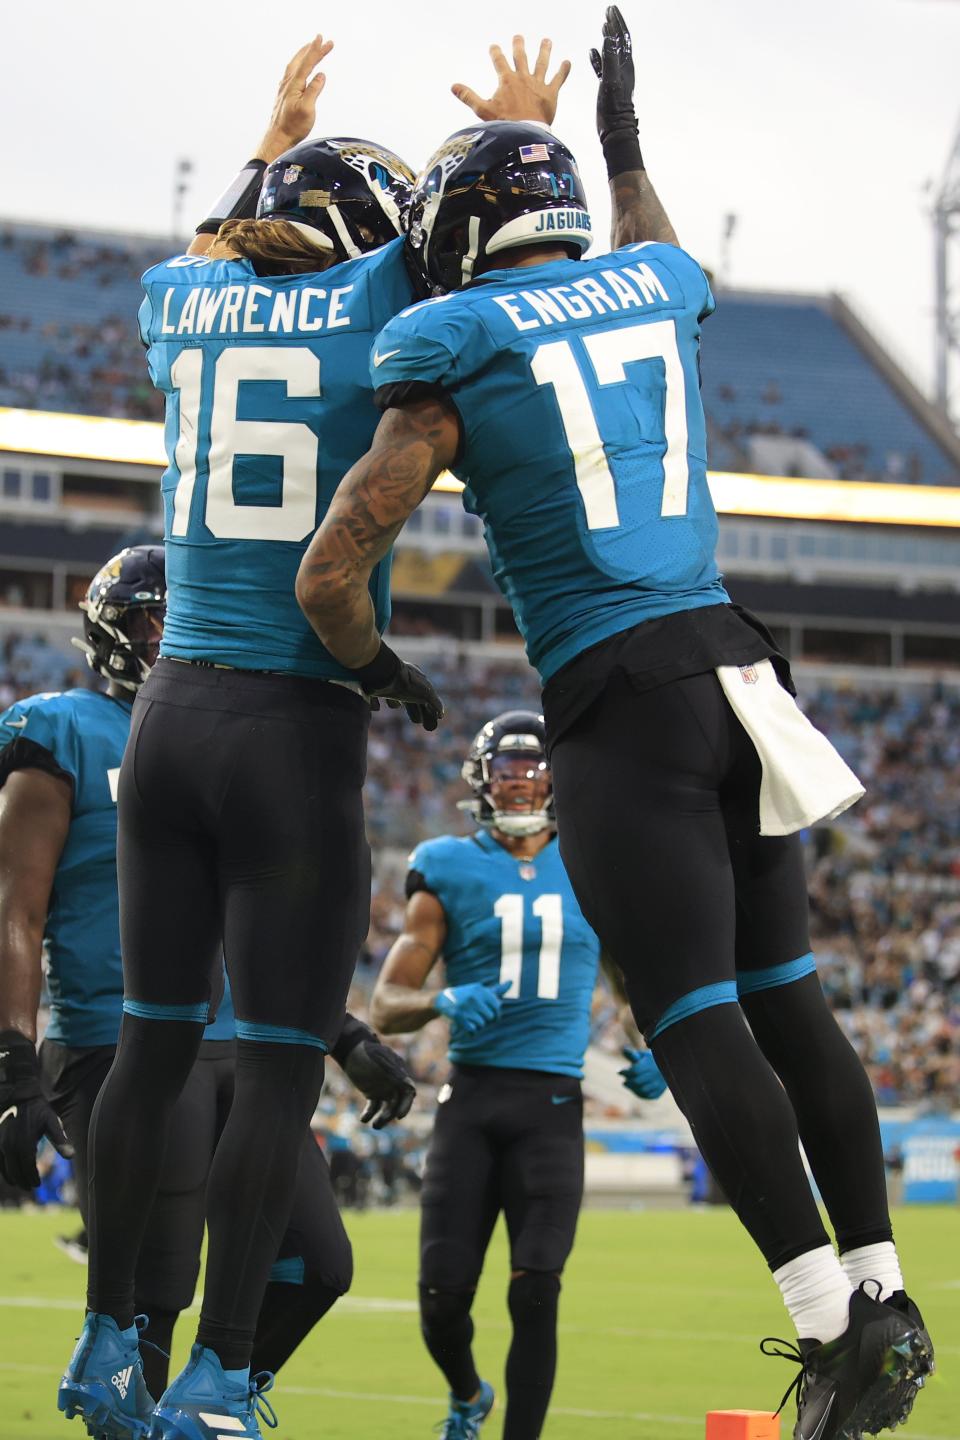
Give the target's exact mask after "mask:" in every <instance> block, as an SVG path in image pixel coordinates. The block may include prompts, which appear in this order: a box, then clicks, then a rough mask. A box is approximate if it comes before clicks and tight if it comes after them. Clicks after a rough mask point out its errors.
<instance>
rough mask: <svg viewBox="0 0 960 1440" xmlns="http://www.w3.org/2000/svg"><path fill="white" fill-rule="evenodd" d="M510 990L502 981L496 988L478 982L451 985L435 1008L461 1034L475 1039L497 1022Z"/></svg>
mask: <svg viewBox="0 0 960 1440" xmlns="http://www.w3.org/2000/svg"><path fill="white" fill-rule="evenodd" d="M509 989H510V981H509V980H501V981H500V982H499V984H497V985H481V984H480V983H479V982H478V981H473V982H472V983H471V984H469V985H451V986H449V987H448V988H447V989H446V990H441V991H440V994H439V995H438V996H437V998H436V999H435V1000H434V1002H433V1007H434V1009H435V1010H436V1012H437V1014H438V1015H446V1017H447V1019H448V1020H452V1021H453V1023H454V1025H455V1026H456V1027H458V1028H459V1029H460V1030H463V1031H465V1032H466V1034H468V1035H473V1034H475V1033H476V1031H477V1030H482V1029H483V1027H484V1026H485V1025H489V1024H490V1021H491V1020H496V1018H497V1016H498V1015H499V1014H500V1011H501V1009H502V1008H503V996H504V995H505V994H506V993H507V991H508V990H509Z"/></svg>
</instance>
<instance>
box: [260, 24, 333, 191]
mask: <svg viewBox="0 0 960 1440" xmlns="http://www.w3.org/2000/svg"><path fill="white" fill-rule="evenodd" d="M332 49H333V41H332V40H324V38H323V36H322V35H316V36H314V38H313V39H312V40H311V41H310V42H309V43H308V44H306V45H302V46H301V47H300V49H299V50H298V51H297V53H296V55H294V57H293V59H292V60H291V61H290V64H289V65H288V66H287V68H286V70H284V72H283V79H282V80H281V81H280V88H279V89H278V91H277V98H276V100H275V101H274V105H273V114H272V115H271V117H270V124H269V125H268V127H267V132H266V134H265V135H264V137H263V139H262V141H261V142H260V145H259V147H258V148H257V150H256V152H255V155H254V158H255V159H257V160H266V161H267V163H268V164H270V163H272V161H274V160H276V158H277V156H278V155H282V154H283V152H284V151H285V150H289V149H291V148H292V147H293V146H294V145H299V144H300V141H301V140H306V138H307V136H308V135H309V134H310V131H311V130H312V129H313V126H314V123H315V121H316V118H317V100H318V98H319V95H320V92H321V90H322V89H323V87H324V85H325V84H326V82H327V77H326V75H325V74H324V73H323V71H322V70H317V73H316V74H315V75H314V74H313V72H314V70H316V69H317V66H318V65H319V64H320V62H321V61H322V60H325V59H326V57H327V56H328V55H329V54H330V51H331V50H332ZM311 77H312V78H311Z"/></svg>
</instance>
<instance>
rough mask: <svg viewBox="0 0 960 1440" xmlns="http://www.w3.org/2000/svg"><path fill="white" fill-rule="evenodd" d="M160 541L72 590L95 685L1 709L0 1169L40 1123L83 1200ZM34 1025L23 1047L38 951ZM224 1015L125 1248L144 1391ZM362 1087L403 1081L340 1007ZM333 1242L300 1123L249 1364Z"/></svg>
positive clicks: (219, 1101) (400, 1087)
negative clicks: (290, 1193) (121, 840)
mask: <svg viewBox="0 0 960 1440" xmlns="http://www.w3.org/2000/svg"><path fill="white" fill-rule="evenodd" d="M163 561H164V555H163V549H162V547H161V546H159V545H140V546H135V547H133V548H130V549H127V550H124V551H122V552H121V553H120V554H119V555H116V556H114V557H113V559H111V560H109V561H108V562H107V564H106V565H104V566H103V568H102V569H101V570H100V571H99V572H98V574H97V575H96V576H95V578H94V579H93V581H92V582H91V584H90V587H89V589H88V591H87V595H86V598H85V599H84V601H83V602H82V608H83V611H84V639H83V640H82V641H79V640H78V641H77V643H78V644H79V645H80V646H81V648H82V649H83V650H84V651H85V652H86V655H87V660H88V663H89V664H90V666H91V668H92V669H93V670H94V671H95V673H96V674H97V675H99V676H100V677H101V679H102V680H104V681H106V686H107V688H106V691H101V690H90V689H75V690H68V691H65V692H64V693H62V694H61V693H57V694H46V695H35V696H31V697H30V698H29V699H27V700H21V701H18V702H17V703H16V704H14V705H12V706H11V707H10V708H9V709H8V710H7V711H6V712H5V713H4V714H3V715H0V1052H2V1060H0V1117H2V1118H0V1172H2V1173H3V1175H4V1176H5V1178H6V1179H7V1180H8V1181H9V1182H10V1183H11V1184H16V1185H20V1186H21V1187H23V1188H31V1187H33V1186H35V1185H36V1184H37V1183H38V1179H39V1177H38V1175H37V1168H36V1151H37V1144H38V1142H39V1141H40V1140H41V1139H42V1138H44V1137H46V1138H48V1139H50V1140H51V1141H52V1142H53V1143H54V1144H55V1145H56V1146H57V1148H58V1149H60V1150H61V1151H62V1152H64V1153H68V1152H72V1158H73V1164H74V1176H75V1180H76V1186H77V1199H78V1204H79V1208H80V1212H81V1216H82V1218H83V1220H84V1222H85V1221H86V1214H87V1179H88V1170H87V1132H88V1127H89V1121H90V1114H91V1111H92V1109H93V1106H94V1104H95V1101H96V1097H97V1094H98V1093H99V1091H100V1088H101V1086H102V1085H103V1082H104V1079H105V1078H106V1075H107V1073H108V1071H109V1069H110V1066H111V1064H112V1063H113V1059H114V1055H115V1053H116V1043H117V1036H118V1033H119V1030H120V1021H121V1014H122V1002H123V975H122V969H121V960H120V923H119V912H118V903H117V869H116V833H117V825H116V799H115V796H116V781H117V775H118V773H119V769H120V763H121V760H122V758H123V749H124V746H125V744H126V741H127V736H128V734H129V730H130V711H131V704H132V699H133V695H134V694H135V692H136V690H137V689H138V688H139V686H140V685H141V684H142V683H143V681H144V679H145V678H146V675H147V674H148V672H149V670H150V668H151V666H152V664H153V663H154V661H155V660H156V656H157V650H158V647H159V643H160V635H161V632H162V627H163V614H164V604H165V597H166V581H165V577H164V563H163ZM43 950H45V951H46V954H47V977H48V984H49V989H50V995H51V1008H50V1023H49V1025H48V1027H47V1031H46V1034H45V1036H44V1039H43V1042H42V1044H41V1046H40V1051H39V1057H38V1055H37V1051H36V1044H35V1042H36V1032H37V1003H38V996H39V993H40V983H41V973H42V965H41V953H42V951H43ZM233 1041H234V1022H233V1010H232V1006H231V1003H230V992H229V988H227V989H226V991H225V994H224V997H223V999H222V1000H221V1002H220V1006H219V1009H218V1013H217V1017H216V1020H215V1021H213V1022H212V1023H211V1024H209V1025H208V1026H207V1027H206V1029H205V1031H204V1039H203V1043H202V1044H201V1046H200V1051H199V1058H198V1061H197V1063H196V1065H195V1066H194V1067H193V1070H192V1071H191V1072H190V1076H189V1078H188V1080H187V1083H186V1085H185V1087H184V1089H183V1091H182V1092H181V1095H180V1099H179V1101H178V1104H177V1107H176V1109H175V1111H174V1114H173V1118H172V1120H171V1125H170V1136H169V1141H168V1144H167V1147H166V1150H165V1153H164V1158H163V1168H162V1172H161V1178H160V1186H159V1190H158V1193H157V1197H156V1200H155V1203H154V1205H153V1207H152V1210H151V1212H150V1216H149V1221H148V1225H147V1230H146V1234H145V1237H144V1243H143V1246H142V1247H141V1250H140V1254H139V1256H138V1262H137V1273H136V1291H135V1293H136V1308H137V1310H138V1311H139V1312H142V1313H144V1314H146V1315H147V1316H148V1318H149V1327H148V1329H149V1333H148V1336H147V1339H146V1342H145V1343H142V1345H141V1350H142V1358H143V1366H144V1375H145V1379H146V1382H147V1388H148V1390H149V1391H150V1392H151V1393H153V1394H159V1393H160V1392H161V1391H162V1390H163V1388H164V1386H165V1384H166V1374H167V1365H168V1358H167V1357H168V1354H169V1350H170V1342H171V1336H172V1333H173V1327H174V1324H175V1322H176V1319H177V1315H178V1314H179V1312H180V1311H182V1310H184V1309H186V1308H187V1307H188V1306H189V1304H190V1303H191V1301H192V1299H193V1293H194V1288H195V1285H196V1280H197V1275H198V1273H199V1268H200V1247H201V1242H202V1239H203V1223H204V1193H205V1189H206V1179H207V1174H208V1172H209V1169H210V1163H211V1160H212V1158H213V1152H214V1149H215V1146H216V1141H217V1137H218V1135H219V1133H220V1131H221V1130H222V1128H223V1124H224V1121H225V1119H226V1116H227V1114H228V1113H229V1109H230V1102H231V1098H232V1093H233V1072H234V1043H233ZM333 1054H334V1056H335V1058H336V1059H337V1061H338V1062H339V1063H340V1064H341V1065H342V1066H343V1067H344V1068H345V1070H346V1072H347V1074H348V1076H349V1077H350V1078H351V1079H352V1080H353V1081H354V1083H355V1084H357V1086H358V1088H359V1089H361V1090H362V1091H363V1093H364V1094H366V1095H367V1098H368V1105H367V1109H366V1111H365V1112H364V1116H363V1118H364V1119H365V1120H368V1121H369V1120H371V1119H372V1120H373V1123H374V1125H375V1127H377V1128H379V1127H380V1126H382V1125H383V1124H386V1123H388V1122H389V1121H390V1120H392V1119H395V1118H400V1117H402V1115H403V1114H404V1113H406V1110H407V1109H409V1106H410V1104H411V1103H412V1100H413V1093H414V1092H413V1086H412V1084H411V1083H410V1081H409V1077H408V1076H407V1075H406V1072H405V1067H404V1066H403V1063H402V1061H401V1060H400V1057H399V1056H397V1055H396V1054H394V1052H393V1051H391V1050H389V1049H388V1048H387V1047H386V1046H383V1045H381V1044H379V1042H378V1041H377V1039H376V1036H375V1035H374V1034H373V1032H372V1031H371V1030H370V1029H369V1028H368V1027H367V1026H365V1025H363V1024H362V1023H361V1022H360V1021H358V1020H356V1019H354V1017H353V1016H350V1015H348V1016H347V1018H346V1021H345V1024H344V1027H343V1030H342V1032H341V1034H340V1037H339V1038H338V1040H337V1043H336V1045H335V1046H334V1049H333ZM351 1273H352V1261H351V1253H350V1242H349V1240H348V1238H347V1235H346V1233H345V1231H344V1229H343V1225H342V1222H341V1220H340V1217H339V1215H338V1213H337V1206H336V1202H335V1200H334V1197H333V1193H332V1190H331V1186H330V1180H329V1174H328V1171H327V1167H326V1164H325V1162H324V1159H323V1157H322V1155H321V1153H320V1151H319V1149H318V1147H317V1145H316V1144H315V1143H314V1141H313V1137H312V1135H311V1134H310V1132H309V1129H308V1130H307V1131H306V1132H305V1135H304V1139H303V1146H302V1150H301V1157H300V1164H299V1167H298V1170H297V1182H296V1190H295V1196H294V1205H293V1212H292V1215H291V1220H290V1223H289V1225H288V1227H287V1232H286V1234H285V1235H284V1238H283V1240H282V1242H281V1244H280V1247H279V1250H278V1252H277V1259H276V1261H275V1264H274V1267H273V1269H272V1270H271V1275H270V1280H271V1283H270V1284H269V1285H268V1287H267V1291H266V1294H265V1296H264V1301H263V1305H262V1306H261V1310H260V1314H259V1316H258V1319H257V1332H256V1337H255V1342H254V1364H255V1366H256V1368H257V1369H258V1370H270V1371H275V1370H277V1369H278V1368H279V1366H280V1365H281V1364H283V1363H284V1361H285V1360H286V1359H287V1357H288V1356H289V1354H290V1353H292V1351H293V1350H294V1349H295V1348H296V1347H297V1345H298V1344H299V1343H300V1342H301V1340H302V1339H303V1337H304V1336H305V1335H306V1334H307V1333H308V1331H309V1330H310V1329H311V1328H312V1326H313V1325H314V1324H315V1323H316V1322H317V1321H318V1320H319V1319H320V1318H321V1316H322V1315H323V1314H325V1313H326V1311H327V1310H328V1309H329V1308H330V1307H331V1305H333V1304H334V1302H335V1301H336V1300H337V1298H338V1297H339V1296H340V1295H342V1294H343V1293H345V1291H346V1290H347V1289H348V1288H349V1285H350V1278H351Z"/></svg>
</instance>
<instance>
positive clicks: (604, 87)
mask: <svg viewBox="0 0 960 1440" xmlns="http://www.w3.org/2000/svg"><path fill="white" fill-rule="evenodd" d="M590 63H591V65H592V66H593V69H594V72H595V74H596V77H597V79H598V80H599V81H600V90H599V93H598V94H597V132H598V134H599V136H600V139H601V140H605V139H606V138H607V136H608V135H610V134H612V133H613V132H614V131H616V130H629V129H633V131H634V133H636V129H637V117H636V114H635V112H634V108H633V88H634V69H633V42H632V40H631V39H630V31H629V30H628V29H627V22H626V21H625V20H624V18H623V16H622V15H621V14H620V11H619V9H618V8H617V6H616V5H608V6H607V14H606V18H605V20H604V22H603V52H602V54H601V52H600V51H599V50H591V51H590Z"/></svg>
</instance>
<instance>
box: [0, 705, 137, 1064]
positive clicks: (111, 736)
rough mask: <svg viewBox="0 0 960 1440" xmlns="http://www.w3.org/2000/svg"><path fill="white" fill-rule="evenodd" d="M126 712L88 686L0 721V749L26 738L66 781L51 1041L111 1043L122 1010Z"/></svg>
mask: <svg viewBox="0 0 960 1440" xmlns="http://www.w3.org/2000/svg"><path fill="white" fill-rule="evenodd" d="M130 710H131V707H130V705H128V704H127V703H126V702H125V701H122V700H112V699H110V698H109V696H107V695H102V694H99V693H98V692H97V691H95V690H66V691H64V692H63V694H53V695H32V696H31V697H30V699H28V700H18V701H17V703H16V704H15V705H12V706H11V707H10V709H9V710H7V711H6V712H5V713H4V714H3V715H2V716H0V747H5V746H6V745H8V744H9V743H10V742H11V741H13V740H16V739H24V740H32V741H33V742H34V744H36V745H40V746H42V747H43V749H44V750H47V751H49V753H50V754H51V755H52V756H53V758H54V760H55V761H56V764H57V766H58V767H59V768H60V770H62V771H63V773H64V775H65V776H66V777H67V778H68V779H69V780H70V781H71V782H72V785H73V802H72V810H71V816H70V829H69V831H68V832H67V839H66V843H65V845H64V847H63V853H62V854H61V856H60V859H59V861H58V863H57V869H56V873H55V875H54V879H53V891H52V894H51V900H50V910H49V914H48V915H47V922H46V926H45V928H44V946H45V950H46V955H47V983H48V987H49V990H50V1024H49V1027H48V1029H47V1034H48V1035H49V1037H50V1039H51V1040H60V1041H62V1043H63V1044H64V1045H114V1044H116V1040H117V1035H118V1033H119V1030H120V1016H121V1009H122V1005H123V969H122V966H121V964H120V914H119V908H118V903H117V781H118V779H119V775H120V762H121V760H122V759H123V750H124V746H125V745H126V743H127V736H128V735H129V733H130Z"/></svg>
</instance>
